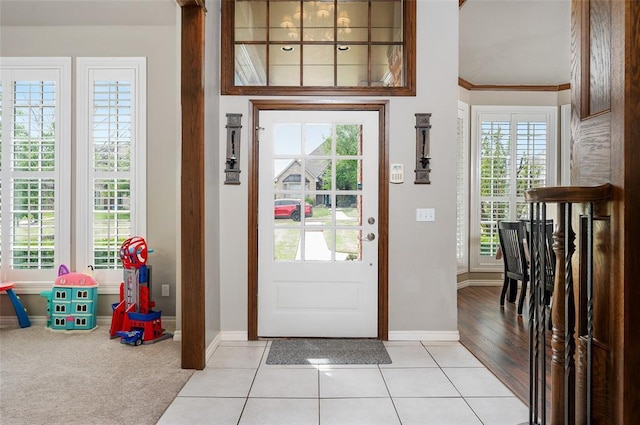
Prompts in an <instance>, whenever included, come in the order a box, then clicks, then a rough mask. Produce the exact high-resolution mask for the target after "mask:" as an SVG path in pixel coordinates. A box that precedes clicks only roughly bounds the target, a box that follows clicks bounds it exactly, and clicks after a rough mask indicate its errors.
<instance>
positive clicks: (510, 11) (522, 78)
mask: <svg viewBox="0 0 640 425" xmlns="http://www.w3.org/2000/svg"><path fill="white" fill-rule="evenodd" d="M418 1H420V0H418ZM459 25H460V27H459V31H460V41H459V77H460V78H462V79H464V80H466V81H467V82H469V83H471V84H475V85H484V84H490V85H494V84H496V85H560V84H565V83H569V81H570V72H571V31H570V29H571V28H570V27H571V2H570V0H466V2H465V3H464V4H463V5H462V6H461V7H460V24H459Z"/></svg>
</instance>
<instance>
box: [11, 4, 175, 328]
mask: <svg viewBox="0 0 640 425" xmlns="http://www.w3.org/2000/svg"><path fill="white" fill-rule="evenodd" d="M176 7H177V6H176ZM177 40H178V38H177V34H176V28H175V25H174V26H169V25H167V26H144V27H141V26H106V25H103V26H80V25H74V26H70V25H66V26H2V28H0V52H1V54H2V56H70V57H72V58H74V59H75V58H76V57H79V56H144V57H146V58H147V114H148V115H147V148H148V152H147V234H146V235H141V236H144V237H145V238H146V239H147V242H148V243H149V246H150V247H152V248H153V249H154V253H153V254H152V255H151V256H150V258H149V264H151V265H152V266H153V288H152V294H151V297H152V299H153V300H154V301H155V302H156V308H157V309H158V310H162V312H163V315H166V316H173V315H175V303H176V299H175V294H176V286H175V285H176V264H177V262H178V261H179V258H178V252H177V249H176V226H175V223H176V222H177V221H178V220H179V217H180V216H179V208H178V205H177V204H176V203H175V202H174V200H175V199H176V198H177V193H178V192H177V191H178V190H179V180H177V179H176V170H177V166H178V162H177V161H178V160H179V155H176V152H179V147H180V140H179V139H178V138H177V128H178V123H179V119H180V117H179V111H178V108H177V105H178V90H177V87H178V86H177V84H176V81H177V78H178V76H177V72H176V71H177V67H176V61H177V60H178V58H177ZM74 66H75V61H74ZM74 75H75V71H74ZM73 84H74V86H75V81H74V83H73ZM74 106H75V105H74ZM72 116H73V119H74V121H73V122H74V123H75V111H73V115H72ZM73 125H74V131H73V133H72V138H73V139H75V124H73ZM74 155H75V153H74ZM73 175H74V176H75V174H73ZM74 208H75V206H74ZM72 211H73V210H72ZM74 239H75V235H72V238H71V240H72V241H73V240H74ZM70 266H71V267H72V268H75V264H71V265H70ZM161 284H169V285H170V286H171V290H170V294H171V296H170V297H161V296H160V285H161ZM116 298H117V295H116ZM34 304H35V305H38V306H40V304H41V303H40V304H38V303H34ZM41 306H42V309H40V310H41V311H40V310H34V309H31V308H30V313H31V314H33V315H44V314H45V312H44V309H45V306H44V304H42V305H41ZM98 314H99V315H110V314H111V312H110V311H99V312H98Z"/></svg>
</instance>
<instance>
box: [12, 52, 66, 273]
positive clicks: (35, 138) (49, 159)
mask: <svg viewBox="0 0 640 425" xmlns="http://www.w3.org/2000/svg"><path fill="white" fill-rule="evenodd" d="M0 63H1V65H2V79H1V83H0V96H1V98H0V99H1V102H0V134H1V136H0V145H1V149H0V152H1V156H0V192H1V197H0V207H1V209H0V214H1V216H2V225H1V226H0V259H1V261H2V263H1V268H2V280H14V281H16V282H18V283H22V282H30V281H41V280H53V279H54V278H55V270H54V269H55V268H56V267H57V266H58V265H59V264H61V263H65V262H68V261H69V259H70V244H69V229H70V213H69V209H70V208H69V205H70V197H71V190H70V187H69V186H70V184H69V182H70V170H69V167H68V163H69V160H70V153H71V151H70V114H69V108H70V96H69V92H70V79H71V78H70V76H71V71H70V60H69V59H68V58H54V59H49V58H2V61H1V62H0Z"/></svg>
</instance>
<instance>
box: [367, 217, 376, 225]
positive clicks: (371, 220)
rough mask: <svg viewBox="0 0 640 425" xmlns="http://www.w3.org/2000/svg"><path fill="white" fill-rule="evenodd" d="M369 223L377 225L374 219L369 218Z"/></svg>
mask: <svg viewBox="0 0 640 425" xmlns="http://www.w3.org/2000/svg"><path fill="white" fill-rule="evenodd" d="M367 223H369V224H376V219H375V218H373V217H369V220H367Z"/></svg>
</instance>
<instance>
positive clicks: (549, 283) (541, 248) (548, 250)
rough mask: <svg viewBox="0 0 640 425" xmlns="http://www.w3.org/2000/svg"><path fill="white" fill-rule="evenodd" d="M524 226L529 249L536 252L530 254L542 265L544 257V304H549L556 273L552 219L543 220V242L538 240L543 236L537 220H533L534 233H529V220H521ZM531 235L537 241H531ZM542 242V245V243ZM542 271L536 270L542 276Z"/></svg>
mask: <svg viewBox="0 0 640 425" xmlns="http://www.w3.org/2000/svg"><path fill="white" fill-rule="evenodd" d="M522 221H523V223H524V227H525V238H526V241H527V245H528V247H529V249H533V250H534V251H537V252H531V254H530V256H531V257H532V258H533V257H536V258H537V264H539V265H542V257H543V256H544V258H545V271H544V278H543V281H544V288H545V292H544V304H545V305H550V304H551V296H552V295H553V286H554V282H555V273H556V254H555V252H554V251H553V220H552V219H548V220H546V221H545V232H544V242H542V241H541V240H540V238H542V237H543V234H542V227H541V226H540V225H539V222H538V221H534V224H533V225H534V231H535V232H534V234H533V235H532V233H531V221H530V220H522ZM532 237H537V238H538V239H536V241H537V243H536V244H535V245H534V244H533V243H532V239H531V238H532ZM543 244H544V245H543ZM542 274H543V273H542V272H541V271H538V273H537V275H538V276H542Z"/></svg>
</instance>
